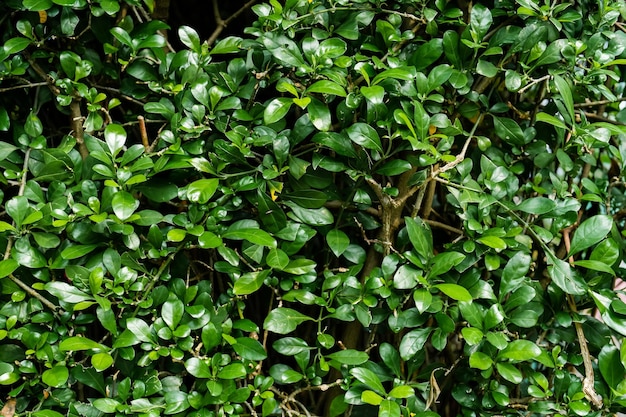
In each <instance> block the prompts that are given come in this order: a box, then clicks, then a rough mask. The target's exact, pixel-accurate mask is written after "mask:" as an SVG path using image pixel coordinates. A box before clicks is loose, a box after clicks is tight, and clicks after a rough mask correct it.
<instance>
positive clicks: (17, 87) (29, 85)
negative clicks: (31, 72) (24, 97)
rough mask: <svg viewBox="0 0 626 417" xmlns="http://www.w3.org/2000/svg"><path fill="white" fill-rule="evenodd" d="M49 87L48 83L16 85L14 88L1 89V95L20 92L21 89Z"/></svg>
mask: <svg viewBox="0 0 626 417" xmlns="http://www.w3.org/2000/svg"><path fill="white" fill-rule="evenodd" d="M46 85H48V83H47V82H45V81H42V82H39V83H28V84H20V85H14V86H12V87H5V88H0V93H6V92H7V91H13V90H19V89H20V88H33V87H42V86H46Z"/></svg>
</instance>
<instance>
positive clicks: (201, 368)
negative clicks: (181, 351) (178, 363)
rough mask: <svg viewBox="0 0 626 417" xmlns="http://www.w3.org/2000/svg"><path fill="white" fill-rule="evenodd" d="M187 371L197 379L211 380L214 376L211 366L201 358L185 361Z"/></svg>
mask: <svg viewBox="0 0 626 417" xmlns="http://www.w3.org/2000/svg"><path fill="white" fill-rule="evenodd" d="M185 369H187V372H189V374H191V375H193V376H195V377H196V378H210V377H211V376H213V375H212V374H211V369H209V365H207V363H206V362H205V361H204V360H202V359H200V358H196V357H192V358H189V359H187V360H186V361H185Z"/></svg>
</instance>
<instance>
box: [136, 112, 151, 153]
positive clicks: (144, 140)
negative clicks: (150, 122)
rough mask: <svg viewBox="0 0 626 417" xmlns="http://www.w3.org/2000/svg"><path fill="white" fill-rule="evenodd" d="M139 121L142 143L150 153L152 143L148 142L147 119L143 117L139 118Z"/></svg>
mask: <svg viewBox="0 0 626 417" xmlns="http://www.w3.org/2000/svg"><path fill="white" fill-rule="evenodd" d="M137 120H138V121H139V134H140V136H141V143H142V145H143V147H144V149H145V150H146V152H148V151H149V150H150V141H149V140H148V131H147V130H146V119H144V117H143V116H137Z"/></svg>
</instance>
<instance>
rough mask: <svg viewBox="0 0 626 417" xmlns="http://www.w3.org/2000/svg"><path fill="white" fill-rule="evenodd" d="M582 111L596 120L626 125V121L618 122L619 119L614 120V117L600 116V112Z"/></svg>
mask: <svg viewBox="0 0 626 417" xmlns="http://www.w3.org/2000/svg"><path fill="white" fill-rule="evenodd" d="M582 113H583V114H584V115H585V117H587V118H588V119H595V120H599V121H601V122H607V123H611V124H614V125H619V126H626V123H622V122H618V121H617V120H612V119H609V118H608V117H604V116H600V115H599V114H596V113H589V112H586V111H584V112H582Z"/></svg>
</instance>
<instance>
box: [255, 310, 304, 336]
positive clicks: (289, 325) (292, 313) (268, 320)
mask: <svg viewBox="0 0 626 417" xmlns="http://www.w3.org/2000/svg"><path fill="white" fill-rule="evenodd" d="M308 320H313V319H312V318H311V317H309V316H307V315H305V314H302V313H300V312H299V311H296V310H293V309H291V308H287V307H278V308H275V309H274V310H272V311H270V312H269V314H268V315H267V317H265V321H264V322H263V327H264V328H265V330H268V331H270V332H274V333H278V334H287V333H290V332H292V331H294V330H295V329H296V327H298V325H299V324H300V323H302V322H305V321H308Z"/></svg>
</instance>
